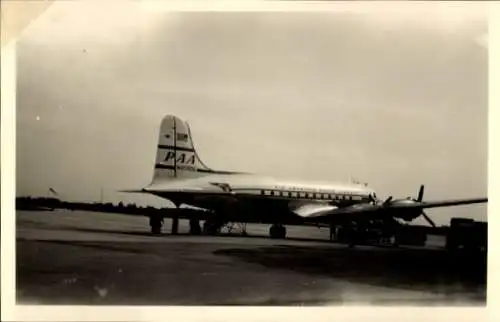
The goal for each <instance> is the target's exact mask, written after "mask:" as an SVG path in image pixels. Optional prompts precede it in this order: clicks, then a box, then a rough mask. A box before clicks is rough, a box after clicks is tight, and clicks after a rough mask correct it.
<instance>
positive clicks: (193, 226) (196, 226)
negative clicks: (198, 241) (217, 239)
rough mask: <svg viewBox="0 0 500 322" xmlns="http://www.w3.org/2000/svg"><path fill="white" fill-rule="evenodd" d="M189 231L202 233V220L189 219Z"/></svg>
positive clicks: (197, 233) (192, 233)
mask: <svg viewBox="0 0 500 322" xmlns="http://www.w3.org/2000/svg"><path fill="white" fill-rule="evenodd" d="M189 233H190V234H191V235H200V234H201V227H200V222H199V221H198V220H190V221H189Z"/></svg>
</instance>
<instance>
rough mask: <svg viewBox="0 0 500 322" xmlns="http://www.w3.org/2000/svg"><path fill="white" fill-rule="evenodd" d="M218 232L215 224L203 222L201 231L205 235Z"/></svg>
mask: <svg viewBox="0 0 500 322" xmlns="http://www.w3.org/2000/svg"><path fill="white" fill-rule="evenodd" d="M218 232H219V228H218V227H217V225H216V224H214V223H211V222H208V221H205V223H204V224H203V233H204V234H205V235H216V234H217V233H218Z"/></svg>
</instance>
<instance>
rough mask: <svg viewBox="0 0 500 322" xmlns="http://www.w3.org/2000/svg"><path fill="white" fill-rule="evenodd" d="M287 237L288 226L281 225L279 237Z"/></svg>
mask: <svg viewBox="0 0 500 322" xmlns="http://www.w3.org/2000/svg"><path fill="white" fill-rule="evenodd" d="M285 237H286V227H285V226H279V238H283V239H284V238H285Z"/></svg>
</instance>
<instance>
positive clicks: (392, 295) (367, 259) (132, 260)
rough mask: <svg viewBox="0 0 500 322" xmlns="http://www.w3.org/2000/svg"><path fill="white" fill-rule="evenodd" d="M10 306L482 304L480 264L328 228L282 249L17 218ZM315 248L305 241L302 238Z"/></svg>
mask: <svg viewBox="0 0 500 322" xmlns="http://www.w3.org/2000/svg"><path fill="white" fill-rule="evenodd" d="M16 222H17V229H16V230H17V246H16V247H17V254H16V256H17V300H18V303H19V304H75V305H76V304H86V305H346V304H347V305H351V304H375V305H398V304H403V305H485V304H486V282H485V272H484V271H485V268H484V263H482V262H481V261H480V260H478V261H476V260H471V259H467V260H464V259H457V258H451V257H450V256H449V255H448V254H447V253H446V252H444V251H443V250H441V249H440V248H439V247H436V246H439V243H442V240H439V239H437V238H434V239H433V238H430V239H429V242H430V244H434V245H433V246H429V247H426V248H425V249H423V248H420V249H418V248H413V249H401V248H400V249H395V248H383V247H371V246H358V247H356V248H354V249H353V248H348V247H346V246H345V245H339V244H334V243H330V242H328V241H327V238H328V230H327V229H321V230H320V229H318V228H313V227H289V228H288V236H289V239H287V240H271V239H269V238H267V233H268V228H269V227H268V226H265V225H248V226H247V231H248V232H249V234H250V235H251V236H249V237H234V236H218V237H208V236H188V235H185V234H184V235H183V233H187V231H188V224H187V222H185V221H182V220H181V224H180V233H181V234H180V235H178V236H172V235H169V234H168V232H169V229H170V222H169V220H165V227H164V231H165V232H166V233H165V234H164V235H162V236H152V235H150V234H149V226H148V220H147V218H146V217H136V216H130V215H118V214H106V213H92V212H82V211H74V212H72V211H62V210H60V211H54V212H40V211H17V219H16ZM314 239H316V240H314Z"/></svg>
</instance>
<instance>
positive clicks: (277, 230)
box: [269, 224, 286, 239]
mask: <svg viewBox="0 0 500 322" xmlns="http://www.w3.org/2000/svg"><path fill="white" fill-rule="evenodd" d="M269 237H271V238H274V239H278V238H280V239H281V238H285V237H286V227H285V226H283V225H281V224H274V225H272V226H271V228H269Z"/></svg>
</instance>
